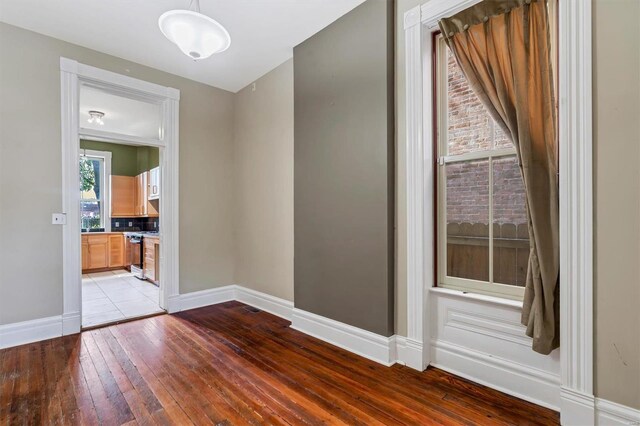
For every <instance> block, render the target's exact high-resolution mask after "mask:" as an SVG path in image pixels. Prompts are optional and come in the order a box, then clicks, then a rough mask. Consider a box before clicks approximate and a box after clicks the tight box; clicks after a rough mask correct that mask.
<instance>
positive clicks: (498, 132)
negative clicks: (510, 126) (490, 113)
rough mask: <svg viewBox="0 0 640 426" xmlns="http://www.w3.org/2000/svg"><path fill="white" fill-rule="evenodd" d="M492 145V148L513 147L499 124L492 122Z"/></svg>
mask: <svg viewBox="0 0 640 426" xmlns="http://www.w3.org/2000/svg"><path fill="white" fill-rule="evenodd" d="M494 128H495V129H494V133H493V138H494V139H493V146H494V148H513V143H512V142H511V139H510V138H509V137H507V135H506V134H505V132H504V131H503V130H502V128H501V127H500V126H498V125H497V124H495V123H494Z"/></svg>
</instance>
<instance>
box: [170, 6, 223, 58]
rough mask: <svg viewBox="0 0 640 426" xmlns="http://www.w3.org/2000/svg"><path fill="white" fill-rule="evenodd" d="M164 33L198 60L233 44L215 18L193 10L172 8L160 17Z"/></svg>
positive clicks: (182, 49) (184, 51) (188, 54)
mask: <svg viewBox="0 0 640 426" xmlns="http://www.w3.org/2000/svg"><path fill="white" fill-rule="evenodd" d="M158 25H159V26H160V31H162V34H164V36H165V37H166V38H168V39H169V40H171V41H172V42H173V43H175V44H176V46H178V47H179V48H180V50H181V51H182V53H184V54H185V55H187V56H188V57H190V58H191V59H193V60H195V61H198V60H201V59H206V58H208V57H209V56H211V55H213V54H214V53H220V52H224V51H225V50H227V49H228V48H229V45H231V37H230V36H229V33H228V32H227V30H226V29H225V28H224V27H223V26H222V25H220V24H219V23H218V22H216V21H215V20H213V19H211V18H209V17H208V16H206V15H203V14H201V13H198V12H194V11H191V10H170V11H168V12H165V13H163V14H162V15H161V16H160V18H159V19H158Z"/></svg>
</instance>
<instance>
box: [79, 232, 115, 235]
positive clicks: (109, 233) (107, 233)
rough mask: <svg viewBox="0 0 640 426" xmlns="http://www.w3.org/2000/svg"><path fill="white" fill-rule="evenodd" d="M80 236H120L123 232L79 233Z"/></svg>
mask: <svg viewBox="0 0 640 426" xmlns="http://www.w3.org/2000/svg"><path fill="white" fill-rule="evenodd" d="M81 234H82V235H121V234H124V232H81Z"/></svg>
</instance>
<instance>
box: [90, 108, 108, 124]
mask: <svg viewBox="0 0 640 426" xmlns="http://www.w3.org/2000/svg"><path fill="white" fill-rule="evenodd" d="M102 117H104V112H102V111H89V119H88V120H87V121H88V122H89V123H92V124H93V123H98V124H99V125H101V126H104V121H102Z"/></svg>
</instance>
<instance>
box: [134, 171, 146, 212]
mask: <svg viewBox="0 0 640 426" xmlns="http://www.w3.org/2000/svg"><path fill="white" fill-rule="evenodd" d="M135 180H136V197H135V200H136V203H135V209H134V215H135V216H146V215H147V203H148V200H147V173H146V172H144V173H140V174H139V175H138V176H136V177H135Z"/></svg>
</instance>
